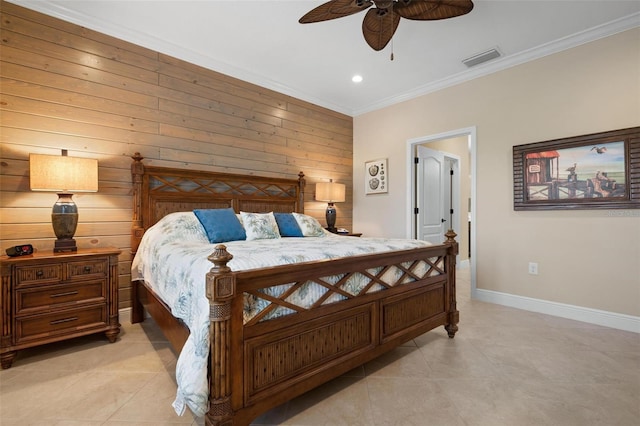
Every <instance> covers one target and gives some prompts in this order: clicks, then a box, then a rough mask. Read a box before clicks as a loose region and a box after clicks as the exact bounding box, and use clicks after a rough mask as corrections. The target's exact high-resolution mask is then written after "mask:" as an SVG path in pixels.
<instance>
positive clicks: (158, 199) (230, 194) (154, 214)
mask: <svg viewBox="0 0 640 426" xmlns="http://www.w3.org/2000/svg"><path fill="white" fill-rule="evenodd" d="M132 158H133V164H132V165H131V178H132V180H133V222H132V227H131V251H132V253H135V252H136V251H137V249H138V245H139V244H140V239H141V238H142V235H143V234H144V231H145V230H146V229H148V228H149V227H150V226H151V225H153V224H154V223H156V222H157V221H158V220H160V219H161V218H162V217H164V216H166V215H167V214H169V213H173V212H182V211H192V210H194V209H219V208H228V207H233V209H234V210H235V211H236V212H240V211H245V212H256V213H260V212H270V211H273V212H281V213H289V212H298V213H304V186H305V180H304V173H302V172H300V173H299V174H298V179H284V178H270V177H263V176H251V175H238V174H230V173H218V172H208V171H198V170H188V169H174V168H167V167H152V166H145V165H144V164H143V163H142V159H143V158H144V157H142V156H141V155H140V153H138V152H136V153H135V154H134V155H133V157H132Z"/></svg>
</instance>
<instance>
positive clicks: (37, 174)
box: [29, 149, 98, 253]
mask: <svg viewBox="0 0 640 426" xmlns="http://www.w3.org/2000/svg"><path fill="white" fill-rule="evenodd" d="M29 182H30V183H29V185H30V187H31V190H32V191H51V192H57V193H58V201H57V202H56V203H55V204H54V205H53V210H52V211H51V224H52V225H53V232H54V233H55V234H56V237H58V239H57V240H56V242H55V245H54V248H53V251H54V253H59V252H68V251H77V250H78V247H77V246H76V240H74V239H73V235H74V234H75V233H76V227H77V226H78V207H77V206H76V204H75V203H74V202H73V200H72V198H71V197H72V196H73V194H72V193H75V192H97V191H98V160H95V159H91V158H78V157H68V156H67V150H66V149H63V150H62V155H59V156H58V155H43V154H29Z"/></svg>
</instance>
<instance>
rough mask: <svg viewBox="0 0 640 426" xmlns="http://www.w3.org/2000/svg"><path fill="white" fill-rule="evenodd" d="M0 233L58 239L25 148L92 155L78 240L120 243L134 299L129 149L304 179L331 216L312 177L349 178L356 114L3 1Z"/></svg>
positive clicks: (18, 238)
mask: <svg viewBox="0 0 640 426" xmlns="http://www.w3.org/2000/svg"><path fill="white" fill-rule="evenodd" d="M0 10H1V24H2V25H1V41H2V46H1V47H2V48H1V50H0V60H1V63H0V78H1V80H0V96H1V99H0V126H1V127H0V138H1V143H2V144H1V150H0V180H1V181H0V202H1V204H0V244H1V248H2V250H3V251H4V249H6V248H7V247H9V246H11V245H15V244H18V243H23V242H29V243H32V244H33V245H34V247H35V248H36V249H40V250H43V249H51V248H52V247H53V242H54V240H55V236H54V234H53V230H52V228H51V207H52V206H53V204H54V203H55V201H56V199H57V196H56V194H53V193H35V192H30V190H29V161H28V158H29V153H40V154H53V155H56V154H59V153H60V150H61V149H67V150H68V151H69V155H71V156H78V157H90V158H97V159H98V164H99V191H98V192H97V193H94V194H76V195H74V200H75V202H76V204H77V205H78V209H79V214H80V219H79V225H78V229H77V231H76V236H75V238H76V240H77V242H78V246H79V247H104V246H114V247H118V248H120V249H122V250H123V254H122V255H121V256H120V262H119V271H120V307H121V308H125V307H129V306H130V296H129V291H130V266H131V256H130V253H129V249H130V242H129V235H130V227H131V222H130V221H131V214H132V211H131V183H130V180H131V178H130V164H131V159H130V155H132V154H133V153H134V152H136V151H138V152H140V153H141V154H142V155H143V156H144V157H145V158H146V160H145V163H146V164H150V165H151V164H153V165H158V166H168V167H178V168H193V169H203V170H214V171H225V172H233V173H243V174H256V175H265V176H285V177H288V178H294V177H296V176H297V174H298V172H300V171H303V172H304V173H305V175H306V178H307V188H306V191H305V211H306V212H307V213H308V214H310V215H312V216H314V217H316V218H318V219H319V220H320V221H321V223H323V224H324V209H325V207H326V204H325V203H321V202H316V201H314V188H315V183H316V182H320V181H327V180H328V179H329V178H332V179H334V180H335V181H337V182H341V183H344V184H346V185H347V201H346V202H345V203H339V204H337V205H336V207H337V209H338V223H337V225H338V226H340V227H346V228H349V229H351V224H352V158H353V120H352V118H351V117H349V116H346V115H343V114H340V113H337V112H334V111H330V110H328V109H325V108H321V107H319V106H316V105H313V104H310V103H307V102H304V101H301V100H299V99H295V98H293V97H290V96H287V95H283V94H280V93H277V92H274V91H271V90H267V89H264V88H262V87H258V86H256V85H253V84H250V83H247V82H243V81H240V80H238V79H235V78H231V77H229V76H226V75H223V74H220V73H217V72H214V71H211V70H207V69H204V68H202V67H199V66H196V65H193V64H189V63H186V62H184V61H181V60H178V59H175V58H172V57H169V56H166V55H164V54H162V53H158V52H154V51H151V50H149V49H145V48H142V47H140V46H136V45H133V44H131V43H127V42H124V41H121V40H118V39H116V38H113V37H110V36H106V35H104V34H100V33H97V32H95V31H92V30H88V29H86V28H83V27H80V26H77V25H74V24H70V23H67V22H64V21H61V20H59V19H56V18H52V17H50V16H46V15H43V14H40V13H37V12H34V11H31V10H29V9H25V8H23V7H20V6H17V5H14V4H11V3H7V2H4V1H2V2H0Z"/></svg>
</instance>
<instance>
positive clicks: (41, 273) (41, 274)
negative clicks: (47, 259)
mask: <svg viewBox="0 0 640 426" xmlns="http://www.w3.org/2000/svg"><path fill="white" fill-rule="evenodd" d="M43 275H44V272H43V271H42V269H40V270H38V271H36V277H38V278H41V277H42V276H43Z"/></svg>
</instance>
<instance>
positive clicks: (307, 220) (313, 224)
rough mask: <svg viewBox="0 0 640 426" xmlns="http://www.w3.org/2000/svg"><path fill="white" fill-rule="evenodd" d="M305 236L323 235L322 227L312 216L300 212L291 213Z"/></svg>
mask: <svg viewBox="0 0 640 426" xmlns="http://www.w3.org/2000/svg"><path fill="white" fill-rule="evenodd" d="M292 214H293V217H294V218H295V219H296V222H298V226H299V227H300V230H301V231H302V235H304V236H305V237H324V236H325V233H324V229H323V228H322V225H320V222H318V221H317V220H316V219H315V218H314V217H311V216H307V215H306V214H302V213H292Z"/></svg>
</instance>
